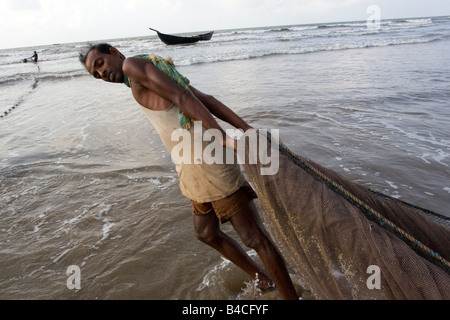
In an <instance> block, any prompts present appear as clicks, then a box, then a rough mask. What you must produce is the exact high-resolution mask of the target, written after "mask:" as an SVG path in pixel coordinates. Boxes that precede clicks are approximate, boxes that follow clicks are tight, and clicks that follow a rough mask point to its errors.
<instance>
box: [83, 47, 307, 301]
mask: <svg viewBox="0 0 450 320" xmlns="http://www.w3.org/2000/svg"><path fill="white" fill-rule="evenodd" d="M80 61H81V63H82V64H83V65H84V66H85V68H86V70H87V71H88V72H89V73H90V74H91V75H93V76H94V77H95V78H96V79H101V80H104V81H106V82H111V83H122V84H125V85H127V86H128V87H130V88H131V91H132V94H133V97H134V98H135V100H136V101H137V102H138V103H139V104H140V105H141V108H142V110H143V111H144V113H145V114H146V115H147V117H148V118H149V120H150V121H151V122H152V124H153V126H154V127H155V129H156V130H157V131H158V133H159V135H160V137H161V140H162V142H163V144H164V145H165V147H166V148H168V149H169V151H171V149H172V148H173V147H174V142H173V141H171V135H172V133H173V131H174V130H176V129H179V128H180V127H181V128H186V129H188V128H189V127H190V123H191V122H192V119H195V120H196V121H201V122H202V126H203V130H209V129H214V132H216V133H217V132H219V136H216V137H215V138H216V139H218V141H221V143H222V147H223V148H224V149H225V148H227V147H230V148H232V149H234V150H235V148H236V141H235V140H234V139H232V138H230V137H229V136H228V135H226V133H225V131H224V130H223V129H222V128H221V127H220V126H219V124H218V123H217V122H216V120H215V119H214V117H213V115H215V116H217V117H218V118H220V119H222V120H224V121H226V122H228V123H229V124H231V125H232V126H234V127H235V128H237V129H242V130H243V131H247V130H250V129H253V128H252V127H251V126H250V125H248V124H247V123H246V122H245V121H244V120H243V119H242V118H240V117H239V116H238V115H237V114H235V113H234V112H233V111H232V110H231V109H229V108H228V107H226V106H225V105H224V104H223V103H221V102H220V101H219V100H217V99H216V98H214V97H213V96H211V95H208V94H205V93H203V92H201V91H199V90H198V89H196V88H194V87H193V86H191V85H190V84H189V80H188V79H186V78H185V77H183V76H182V75H181V74H179V73H178V71H177V70H176V69H175V67H174V65H173V63H172V62H171V61H169V60H166V59H163V58H161V57H158V56H154V55H140V56H137V57H130V58H125V56H124V55H123V54H122V53H121V52H120V51H119V50H118V49H116V48H114V47H112V46H111V45H109V44H98V45H92V46H90V47H89V48H88V49H87V50H86V51H85V52H83V53H80ZM169 74H170V76H169ZM191 129H192V128H191ZM211 131H213V130H211ZM224 154H225V152H224ZM176 169H177V172H178V176H179V179H180V189H181V192H182V194H183V195H184V196H186V197H187V198H189V199H190V200H191V203H192V212H193V220H194V229H195V235H196V237H197V238H198V239H199V240H200V241H202V242H204V243H206V244H207V245H209V246H211V247H212V248H214V249H216V250H217V251H218V252H220V253H221V254H222V255H223V256H224V257H226V258H227V259H229V260H230V261H232V262H233V263H234V264H236V265H237V266H239V267H240V268H241V269H243V270H244V271H245V272H247V273H248V274H249V275H250V276H251V277H252V278H253V279H255V280H256V279H257V280H258V287H259V288H260V289H263V290H265V289H270V288H271V287H273V286H274V285H275V286H276V287H277V289H278V291H279V293H280V295H281V298H282V299H286V300H298V295H297V293H296V290H295V287H294V285H293V283H292V280H291V278H290V276H289V273H288V270H287V267H286V264H285V262H284V259H283V257H282V255H281V253H280V252H279V250H278V249H277V247H276V246H275V244H274V243H273V241H272V239H271V238H270V236H269V235H268V233H267V231H266V230H265V228H264V226H263V223H262V221H261V218H260V216H259V212H258V210H257V208H256V206H255V204H254V201H253V200H254V199H255V198H256V197H257V195H256V193H255V192H254V191H253V189H252V188H251V186H250V185H249V184H248V183H247V182H246V181H245V178H244V176H243V174H242V172H241V170H240V167H239V164H237V163H236V164H205V163H204V162H203V163H201V164H177V165H176ZM228 221H229V222H230V223H231V224H232V226H233V227H234V229H235V230H236V231H237V233H238V235H239V236H240V238H241V239H242V242H243V243H244V244H245V245H246V246H248V247H250V248H252V249H254V250H255V251H256V252H257V253H258V255H259V257H260V258H261V261H262V262H263V264H264V267H265V270H264V269H263V268H261V266H259V265H258V264H257V263H256V262H255V261H253V259H252V258H251V257H249V256H248V254H247V253H246V252H245V250H244V249H243V248H242V247H241V246H240V245H239V244H238V243H237V242H236V241H235V240H233V239H232V238H231V237H229V236H228V235H226V234H225V233H224V232H222V231H221V229H220V224H221V223H225V222H228Z"/></svg>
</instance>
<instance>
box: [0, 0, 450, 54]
mask: <svg viewBox="0 0 450 320" xmlns="http://www.w3.org/2000/svg"><path fill="white" fill-rule="evenodd" d="M371 5H377V6H379V8H380V13H381V19H392V18H411V17H423V16H446V15H448V16H450V0H0V49H3V48H16V47H29V46H35V45H45V44H54V43H67V42H79V41H94V40H107V39H115V38H124V37H138V36H147V35H154V32H152V31H150V30H148V28H149V27H153V28H155V29H159V30H160V31H161V32H165V33H182V32H190V31H207V30H222V29H233V28H246V27H262V26H278V25H291V24H308V23H321V22H340V21H356V20H363V21H364V20H367V19H368V18H369V16H370V14H368V13H367V8H368V7H369V6H371Z"/></svg>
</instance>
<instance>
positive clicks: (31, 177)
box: [0, 16, 450, 300]
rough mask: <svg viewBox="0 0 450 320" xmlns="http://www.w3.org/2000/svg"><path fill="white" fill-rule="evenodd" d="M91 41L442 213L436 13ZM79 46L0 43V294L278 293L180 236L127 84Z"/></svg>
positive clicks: (160, 159)
mask: <svg viewBox="0 0 450 320" xmlns="http://www.w3.org/2000/svg"><path fill="white" fill-rule="evenodd" d="M99 42H108V43H110V44H111V45H113V46H115V47H117V48H118V49H119V50H120V51H121V52H122V53H123V54H124V55H125V56H132V55H135V54H141V53H155V54H157V55H160V56H163V57H172V58H173V59H174V61H175V64H176V65H177V67H178V69H179V71H180V72H181V73H182V74H183V75H185V76H186V77H187V78H189V79H190V81H191V85H192V86H194V87H196V88H197V89H199V90H200V91H203V92H205V93H208V94H211V95H214V96H215V97H216V98H218V99H219V100H220V101H222V102H223V103H224V104H226V105H227V106H228V107H229V108H231V109H232V110H234V111H235V112H236V113H237V114H239V115H240V116H241V117H242V118H243V119H245V120H246V121H247V122H248V123H250V124H251V125H253V126H254V127H255V128H260V129H268V130H272V129H278V130H279V133H280V139H281V141H282V142H283V143H284V144H285V145H286V146H288V147H289V148H290V149H291V150H292V151H293V152H295V153H297V154H298V155H301V156H304V157H307V158H309V159H312V160H313V161H316V162H318V163H320V164H322V165H324V166H325V167H328V168H330V169H332V170H335V171H336V172H338V173H340V174H342V175H343V176H345V177H347V178H349V179H351V180H352V181H354V182H356V183H358V184H360V185H362V186H365V187H368V188H370V189H373V190H375V191H378V192H381V193H384V194H386V195H389V196H391V197H395V198H398V199H400V200H402V201H405V202H408V203H412V204H414V205H416V206H419V207H422V208H426V209H428V210H431V211H434V212H436V213H439V214H441V215H444V216H447V217H450V209H449V200H450V102H449V101H450V54H449V52H450V17H449V16H443V17H422V18H414V19H409V18H408V19H391V20H382V21H381V22H380V23H379V24H378V25H377V24H375V25H374V24H373V23H367V22H366V21H359V22H341V23H323V24H309V25H289V26H273V27H261V28H247V29H235V30H218V31H215V33H214V36H213V38H212V39H211V40H210V41H204V42H198V43H196V44H193V45H178V46H167V45H165V44H163V43H162V42H161V41H160V40H159V38H157V36H156V35H155V33H154V32H152V31H150V30H148V35H146V36H141V37H133V38H127V39H108V40H104V41H95V42H93V43H99ZM86 45H87V42H86V43H85V42H83V43H68V44H53V45H45V46H38V47H30V48H15V49H7V50H0V116H1V118H0V229H1V232H0V299H20V300H22V299H24V300H34V299H64V300H65V299H69V300H70V299H80V300H91V299H92V300H95V299H97V300H113V299H114V300H115V299H119V300H122V299H123V300H129V299H139V300H239V299H244V300H245V299H260V298H261V297H262V298H264V299H278V298H279V297H278V296H277V294H276V292H275V293H273V294H272V295H270V293H269V295H267V293H261V292H258V290H256V289H255V284H254V282H253V281H251V279H250V278H249V277H248V276H247V275H246V274H245V273H243V272H242V271H241V270H239V269H238V268H237V267H235V266H234V265H233V264H231V263H230V262H229V261H228V260H226V259H224V258H223V257H221V256H220V254H219V253H217V252H216V251H214V250H212V249H210V248H209V247H207V246H206V245H204V244H202V243H200V241H198V240H197V239H196V238H195V236H194V229H193V223H192V216H191V206H190V202H189V200H188V199H186V198H185V197H183V196H182V195H181V192H180V190H179V181H178V176H177V174H176V172H175V169H174V165H173V164H172V162H171V157H170V154H169V153H168V152H167V151H166V150H165V149H164V147H163V145H162V143H161V141H160V139H159V137H158V135H157V134H156V132H155V130H154V129H153V127H152V125H151V124H150V122H149V121H148V120H147V119H146V117H145V116H144V114H143V113H142V111H141V110H140V108H139V106H138V105H137V103H136V102H135V101H134V99H133V97H132V95H131V92H130V89H128V88H127V87H126V86H125V85H122V84H110V83H105V82H103V81H98V80H96V79H94V78H93V77H92V76H90V75H89V74H88V73H87V72H86V70H85V69H84V67H83V66H82V65H81V63H80V62H79V61H78V55H79V52H80V51H81V50H83V48H85V47H86ZM34 51H37V53H38V55H39V61H38V63H33V62H28V63H24V62H23V59H25V58H29V57H30V56H32V55H33V52H34ZM221 124H222V125H223V126H224V127H226V126H227V124H225V123H222V122H221ZM265 223H270V221H265ZM222 228H223V230H224V231H225V232H227V233H228V234H230V236H231V237H233V238H235V239H236V240H237V241H240V240H239V239H238V237H237V235H236V234H235V233H234V231H233V229H232V228H231V226H230V225H229V224H224V225H222ZM246 250H248V253H249V254H250V255H251V256H252V257H253V258H254V259H255V260H257V261H258V262H259V260H258V257H257V255H256V254H255V252H254V251H252V250H249V249H246ZM292 277H293V279H294V282H295V283H296V286H298V288H299V290H301V291H302V294H301V295H302V298H303V299H309V298H311V299H313V298H314V297H313V296H312V295H308V290H307V288H304V287H302V286H303V283H302V279H297V278H296V277H295V275H292Z"/></svg>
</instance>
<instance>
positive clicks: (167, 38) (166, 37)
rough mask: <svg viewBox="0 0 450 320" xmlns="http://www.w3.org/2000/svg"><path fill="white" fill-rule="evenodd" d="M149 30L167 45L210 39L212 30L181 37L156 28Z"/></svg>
mask: <svg viewBox="0 0 450 320" xmlns="http://www.w3.org/2000/svg"><path fill="white" fill-rule="evenodd" d="M149 29H150V30H153V31H155V32H156V33H157V34H158V37H159V39H161V41H162V42H164V43H165V44H167V45H174V44H185V43H195V42H198V41H208V40H211V38H212V36H213V33H214V31H211V32H208V33H205V34H199V35H195V36H190V37H182V36H174V35H170V34H165V33H161V32H159V31H158V30H155V29H152V28H149Z"/></svg>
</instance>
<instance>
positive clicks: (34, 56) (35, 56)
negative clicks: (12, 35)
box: [31, 51, 38, 62]
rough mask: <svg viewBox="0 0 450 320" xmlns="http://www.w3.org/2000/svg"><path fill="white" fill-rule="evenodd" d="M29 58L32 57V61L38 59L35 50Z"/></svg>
mask: <svg viewBox="0 0 450 320" xmlns="http://www.w3.org/2000/svg"><path fill="white" fill-rule="evenodd" d="M31 59H33V61H34V62H37V61H38V54H37V52H36V51H35V52H34V54H33V55H32V56H31Z"/></svg>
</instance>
